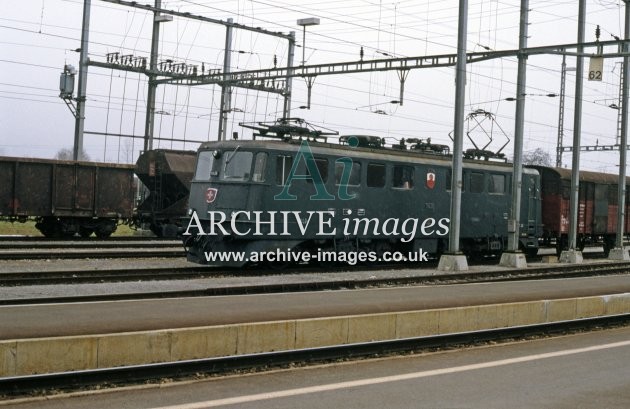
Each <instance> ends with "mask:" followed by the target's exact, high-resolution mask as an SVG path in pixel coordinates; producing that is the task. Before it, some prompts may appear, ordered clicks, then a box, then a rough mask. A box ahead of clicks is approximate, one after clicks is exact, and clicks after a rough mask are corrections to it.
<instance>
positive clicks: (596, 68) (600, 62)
mask: <svg viewBox="0 0 630 409" xmlns="http://www.w3.org/2000/svg"><path fill="white" fill-rule="evenodd" d="M603 70H604V58H603V57H591V60H590V62H589V65H588V80H589V81H601V80H602V72H603Z"/></svg>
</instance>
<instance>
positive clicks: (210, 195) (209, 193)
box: [206, 187, 217, 203]
mask: <svg viewBox="0 0 630 409" xmlns="http://www.w3.org/2000/svg"><path fill="white" fill-rule="evenodd" d="M216 198H217V189H215V188H213V187H209V188H208V190H206V203H212V202H214V199H216Z"/></svg>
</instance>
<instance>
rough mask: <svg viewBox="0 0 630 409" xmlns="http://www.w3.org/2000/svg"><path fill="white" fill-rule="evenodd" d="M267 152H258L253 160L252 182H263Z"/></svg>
mask: <svg viewBox="0 0 630 409" xmlns="http://www.w3.org/2000/svg"><path fill="white" fill-rule="evenodd" d="M267 156H268V155H267V152H258V153H257V154H256V160H255V161H254V174H253V176H252V182H264V181H265V170H266V169H267Z"/></svg>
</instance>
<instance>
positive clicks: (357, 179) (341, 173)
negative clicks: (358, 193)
mask: <svg viewBox="0 0 630 409" xmlns="http://www.w3.org/2000/svg"><path fill="white" fill-rule="evenodd" d="M346 159H348V158H346ZM348 168H350V169H348ZM348 172H349V177H348ZM346 179H347V182H346ZM341 183H348V185H349V186H359V185H360V184H361V163H360V162H351V161H349V160H348V162H346V161H341V160H339V159H338V160H337V161H335V184H337V185H340V184H341Z"/></svg>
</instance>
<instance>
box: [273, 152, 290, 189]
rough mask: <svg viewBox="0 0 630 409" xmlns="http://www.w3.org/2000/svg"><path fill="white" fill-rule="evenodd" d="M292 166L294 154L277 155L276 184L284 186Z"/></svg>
mask: <svg viewBox="0 0 630 409" xmlns="http://www.w3.org/2000/svg"><path fill="white" fill-rule="evenodd" d="M292 166H293V157H292V156H284V155H279V156H277V157H276V185H278V186H283V185H284V184H285V182H286V181H287V179H288V178H289V173H290V172H291V167H292Z"/></svg>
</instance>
